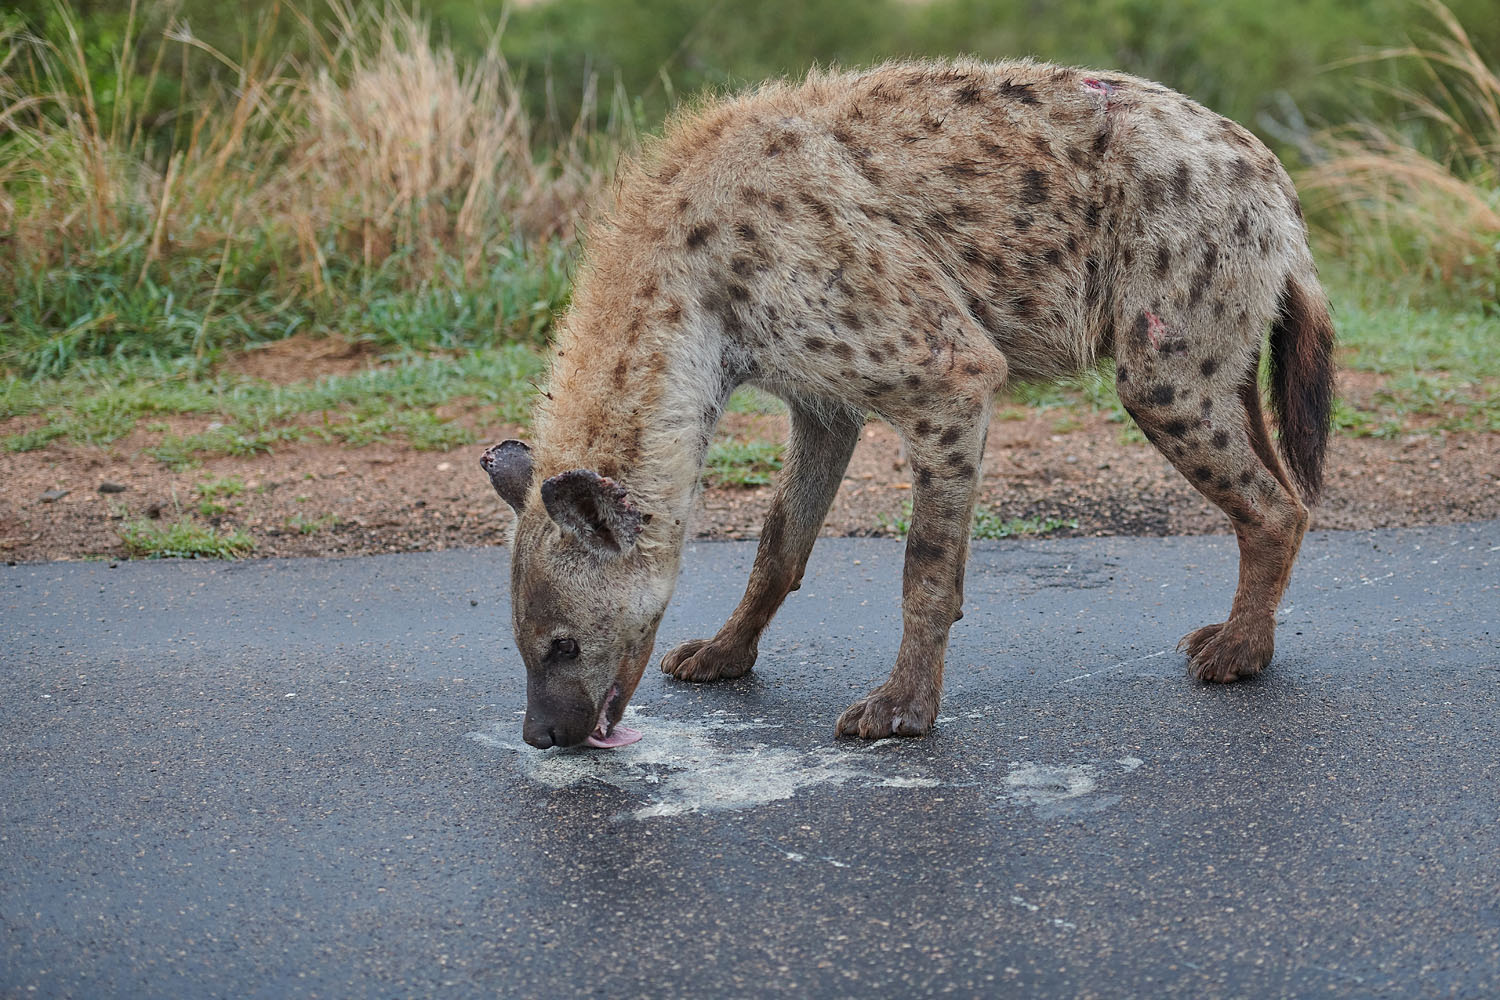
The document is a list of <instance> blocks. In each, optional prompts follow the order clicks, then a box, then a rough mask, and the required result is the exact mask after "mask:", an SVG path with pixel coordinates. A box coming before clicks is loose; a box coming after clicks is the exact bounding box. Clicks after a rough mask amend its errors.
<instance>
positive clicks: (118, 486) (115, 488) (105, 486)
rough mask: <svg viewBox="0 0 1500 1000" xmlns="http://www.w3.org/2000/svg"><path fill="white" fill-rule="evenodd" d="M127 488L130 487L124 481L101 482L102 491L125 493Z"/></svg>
mask: <svg viewBox="0 0 1500 1000" xmlns="http://www.w3.org/2000/svg"><path fill="white" fill-rule="evenodd" d="M127 489H129V487H128V486H126V485H124V484H123V483H112V482H110V481H108V480H105V481H104V482H102V483H100V484H99V492H100V493H124V492H125V491H126V490H127Z"/></svg>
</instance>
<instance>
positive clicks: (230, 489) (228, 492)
mask: <svg viewBox="0 0 1500 1000" xmlns="http://www.w3.org/2000/svg"><path fill="white" fill-rule="evenodd" d="M243 492H245V481H244V480H243V479H241V478H240V477H239V476H224V477H223V478H220V479H205V480H204V481H203V482H201V483H199V484H198V495H199V496H201V497H203V498H204V499H205V500H215V499H223V498H225V497H237V496H239V495H240V494H241V493H243Z"/></svg>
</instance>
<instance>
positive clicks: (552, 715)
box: [521, 678, 599, 750]
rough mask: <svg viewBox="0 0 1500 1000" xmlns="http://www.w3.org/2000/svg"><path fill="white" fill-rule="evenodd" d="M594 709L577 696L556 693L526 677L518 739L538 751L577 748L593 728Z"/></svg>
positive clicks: (589, 702)
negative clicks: (522, 720)
mask: <svg viewBox="0 0 1500 1000" xmlns="http://www.w3.org/2000/svg"><path fill="white" fill-rule="evenodd" d="M598 714H599V712H598V708H597V707H596V706H595V705H594V703H593V702H592V701H590V700H589V699H587V698H585V697H583V695H582V694H581V693H578V692H575V693H569V694H559V693H557V692H554V691H551V690H549V689H548V686H547V685H546V684H537V683H534V682H532V681H531V680H530V679H529V678H528V679H527V683H526V720H525V722H523V723H522V724H521V738H522V739H524V740H525V741H526V742H527V743H530V744H531V745H532V746H534V747H537V748H539V749H543V750H545V749H546V748H547V747H573V746H578V745H579V744H580V743H582V742H584V740H586V739H588V735H589V733H590V732H592V731H593V729H594V722H595V719H596V717H597V716H598Z"/></svg>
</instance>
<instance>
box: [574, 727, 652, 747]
mask: <svg viewBox="0 0 1500 1000" xmlns="http://www.w3.org/2000/svg"><path fill="white" fill-rule="evenodd" d="M644 735H645V734H644V733H642V732H641V731H640V730H639V729H631V728H630V727H629V726H621V725H616V726H615V728H613V729H611V730H610V731H609V734H608V735H607V736H604V737H599V736H595V735H594V734H593V733H589V736H588V739H586V740H584V741H583V742H584V744H585V745H587V746H591V747H598V748H599V749H601V750H614V749H615V748H617V747H628V746H630V744H632V743H635V742H637V741H638V740H639V739H640V738H641V737H642V736H644Z"/></svg>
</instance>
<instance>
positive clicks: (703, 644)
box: [661, 639, 755, 684]
mask: <svg viewBox="0 0 1500 1000" xmlns="http://www.w3.org/2000/svg"><path fill="white" fill-rule="evenodd" d="M753 666H755V650H753V649H744V648H736V647H730V646H722V645H720V644H718V643H717V642H715V641H714V640H712V639H689V640H688V641H687V642H685V643H683V644H682V645H680V646H678V647H677V648H676V649H674V650H672V651H671V652H669V653H667V655H666V656H663V657H662V658H661V670H662V673H664V674H671V675H672V676H673V677H675V678H677V679H678V680H680V681H693V682H695V683H699V684H703V683H706V682H708V681H727V680H731V679H733V678H735V677H743V676H745V675H746V674H748V673H749V672H750V668H751V667H753Z"/></svg>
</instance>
